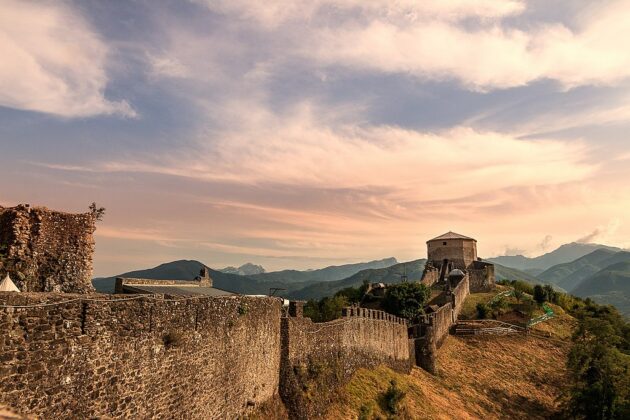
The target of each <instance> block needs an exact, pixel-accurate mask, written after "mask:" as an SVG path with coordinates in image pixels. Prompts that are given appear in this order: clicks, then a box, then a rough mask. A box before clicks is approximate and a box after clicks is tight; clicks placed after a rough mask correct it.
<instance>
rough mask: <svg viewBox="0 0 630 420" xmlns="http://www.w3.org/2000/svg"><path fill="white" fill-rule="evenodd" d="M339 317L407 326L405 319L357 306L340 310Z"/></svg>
mask: <svg viewBox="0 0 630 420" xmlns="http://www.w3.org/2000/svg"><path fill="white" fill-rule="evenodd" d="M341 316H342V317H343V318H352V317H357V318H368V319H375V320H379V321H388V322H393V323H395V324H401V325H407V320H406V319H405V318H400V317H397V316H395V315H392V314H389V313H387V312H385V311H379V310H377V309H366V308H360V307H358V306H349V307H347V308H343V309H342V310H341Z"/></svg>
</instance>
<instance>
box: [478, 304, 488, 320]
mask: <svg viewBox="0 0 630 420" xmlns="http://www.w3.org/2000/svg"><path fill="white" fill-rule="evenodd" d="M489 313H490V308H489V307H488V305H486V304H485V303H478V304H477V318H479V319H486V318H487V317H488V314H489Z"/></svg>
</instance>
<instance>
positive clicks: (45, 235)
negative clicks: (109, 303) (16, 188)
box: [0, 205, 96, 293]
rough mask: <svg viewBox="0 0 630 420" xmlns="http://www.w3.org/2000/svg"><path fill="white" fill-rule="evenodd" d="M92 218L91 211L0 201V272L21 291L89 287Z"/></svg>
mask: <svg viewBox="0 0 630 420" xmlns="http://www.w3.org/2000/svg"><path fill="white" fill-rule="evenodd" d="M95 222H96V219H95V217H94V215H93V214H92V213H84V214H68V213H62V212H57V211H52V210H48V209H46V208H44V207H38V208H30V207H28V206H26V205H21V206H17V207H11V208H3V207H0V275H2V274H4V273H7V272H8V273H9V275H10V276H11V279H12V280H13V282H14V283H15V285H16V286H17V287H18V288H19V289H20V290H21V291H23V292H27V291H28V292H67V293H86V292H90V291H93V290H94V289H93V287H92V283H91V282H92V255H93V253H94V238H93V236H92V235H93V233H94V230H95Z"/></svg>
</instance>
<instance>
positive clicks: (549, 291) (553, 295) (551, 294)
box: [543, 284, 558, 303]
mask: <svg viewBox="0 0 630 420" xmlns="http://www.w3.org/2000/svg"><path fill="white" fill-rule="evenodd" d="M543 290H544V291H545V295H546V296H547V302H551V303H557V301H558V293H557V292H556V291H555V290H553V287H552V286H551V285H549V284H546V285H545V287H543Z"/></svg>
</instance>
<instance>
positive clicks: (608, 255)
mask: <svg viewBox="0 0 630 420" xmlns="http://www.w3.org/2000/svg"><path fill="white" fill-rule="evenodd" d="M623 262H630V252H627V251H621V252H614V251H611V250H607V249H598V250H596V251H594V252H592V253H590V254H588V255H585V256H584V257H582V258H578V259H577V260H575V261H572V262H569V263H565V264H559V265H557V266H554V267H551V268H550V269H549V270H547V271H545V272H544V273H542V274H540V275H539V276H538V278H540V279H541V280H542V281H544V282H545V283H549V284H553V285H556V286H559V287H561V288H562V289H564V290H567V291H569V292H571V291H573V289H575V288H576V287H578V285H580V284H581V283H582V282H583V281H584V280H586V279H587V278H589V277H591V276H593V275H594V274H596V273H598V272H599V271H601V270H603V269H604V268H606V267H609V266H611V265H614V264H617V263H623Z"/></svg>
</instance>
